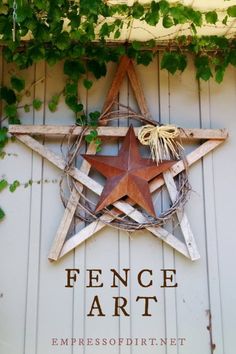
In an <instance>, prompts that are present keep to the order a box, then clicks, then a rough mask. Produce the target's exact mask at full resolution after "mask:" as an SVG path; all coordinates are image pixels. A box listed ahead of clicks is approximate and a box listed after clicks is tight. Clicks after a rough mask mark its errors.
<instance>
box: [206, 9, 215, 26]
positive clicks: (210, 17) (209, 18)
mask: <svg viewBox="0 0 236 354" xmlns="http://www.w3.org/2000/svg"><path fill="white" fill-rule="evenodd" d="M205 17H206V22H207V23H211V24H213V25H214V24H215V23H216V22H217V21H218V15H217V13H216V11H209V12H207V13H206V14H205Z"/></svg>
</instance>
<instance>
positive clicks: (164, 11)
mask: <svg viewBox="0 0 236 354" xmlns="http://www.w3.org/2000/svg"><path fill="white" fill-rule="evenodd" d="M159 6H160V10H161V13H162V15H164V16H165V15H167V14H168V12H169V8H170V5H169V3H168V1H166V0H161V1H159Z"/></svg>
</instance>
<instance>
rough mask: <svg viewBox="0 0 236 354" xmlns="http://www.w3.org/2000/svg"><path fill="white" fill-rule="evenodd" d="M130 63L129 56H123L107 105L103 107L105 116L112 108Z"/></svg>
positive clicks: (106, 101) (107, 98)
mask: <svg viewBox="0 0 236 354" xmlns="http://www.w3.org/2000/svg"><path fill="white" fill-rule="evenodd" d="M130 63H131V60H130V58H128V57H127V56H123V57H122V58H121V61H120V63H119V66H118V69H117V71H116V74H115V77H114V80H113V82H112V84H111V87H110V90H109V92H108V95H107V97H106V100H105V103H104V105H103V109H102V113H103V114H104V113H108V112H109V110H110V109H111V108H112V106H113V104H114V102H115V100H116V98H117V95H118V93H119V89H120V86H121V84H122V81H123V80H124V77H125V74H126V72H127V69H128V67H129V65H130Z"/></svg>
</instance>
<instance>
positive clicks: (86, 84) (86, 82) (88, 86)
mask: <svg viewBox="0 0 236 354" xmlns="http://www.w3.org/2000/svg"><path fill="white" fill-rule="evenodd" d="M83 84H84V87H85V88H86V89H87V90H89V89H90V88H91V87H92V86H93V82H92V81H91V80H87V79H84V81H83Z"/></svg>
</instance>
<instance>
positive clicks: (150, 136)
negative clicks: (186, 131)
mask: <svg viewBox="0 0 236 354" xmlns="http://www.w3.org/2000/svg"><path fill="white" fill-rule="evenodd" d="M179 134H180V132H179V129H178V128H177V127H176V126H174V125H161V126H153V125H144V126H143V127H142V128H141V129H140V130H139V132H138V139H139V141H140V143H141V144H143V145H149V146H150V149H151V155H152V159H153V160H156V162H157V164H158V163H159V162H160V161H162V160H165V159H167V160H168V159H170V158H171V157H174V158H176V159H179V158H180V149H183V146H182V145H181V144H180V143H179V142H178V141H176V140H175V139H176V138H177V137H178V136H179Z"/></svg>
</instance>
